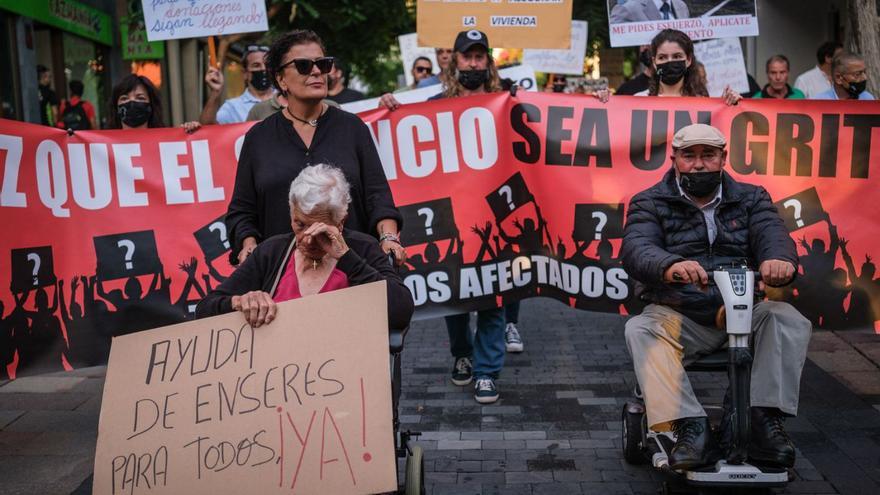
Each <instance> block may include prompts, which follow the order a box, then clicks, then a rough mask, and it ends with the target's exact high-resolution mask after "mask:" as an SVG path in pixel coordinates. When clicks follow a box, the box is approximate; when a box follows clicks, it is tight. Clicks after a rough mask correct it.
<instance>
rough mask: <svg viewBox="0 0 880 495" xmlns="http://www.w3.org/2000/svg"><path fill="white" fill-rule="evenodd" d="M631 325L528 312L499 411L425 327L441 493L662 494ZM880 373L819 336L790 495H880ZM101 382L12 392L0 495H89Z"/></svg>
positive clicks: (1, 422) (2, 437)
mask: <svg viewBox="0 0 880 495" xmlns="http://www.w3.org/2000/svg"><path fill="white" fill-rule="evenodd" d="M623 321H624V319H623V318H621V317H619V316H615V315H605V314H596V313H588V312H582V311H575V310H571V309H568V308H566V307H565V306H563V305H561V304H559V303H557V302H553V301H549V300H530V301H526V302H524V303H523V307H522V315H521V322H520V328H521V331H522V334H523V338H524V340H525V345H526V351H525V352H524V353H522V354H519V355H508V356H507V361H506V363H505V369H504V372H503V375H502V378H501V380H499V382H498V385H499V389H500V392H501V397H502V399H501V400H500V401H499V402H498V403H497V404H494V405H491V406H480V405H478V404H477V403H476V402H474V400H473V398H472V389H471V388H470V387H465V388H459V387H456V386H454V385H452V384H451V383H450V382H449V378H448V375H449V371H450V368H451V365H452V362H451V358H450V357H449V353H448V343H447V340H448V339H447V336H446V330H445V326H444V325H443V322H442V320H433V321H428V322H420V323H417V324H415V325H413V327H412V330H411V333H410V335H409V337H408V341H407V350H406V351H405V359H404V388H403V390H404V392H403V400H402V404H401V414H402V419H403V420H404V423H405V424H404V425H403V427H404V428H405V429H406V428H409V429H412V430H419V431H422V432H424V434H423V435H422V437H421V439H420V443H421V444H422V445H423V446H424V447H425V448H426V449H427V453H426V470H427V471H428V474H427V483H428V485H429V490H428V491H429V493H433V494H453V493H454V494H459V493H460V494H480V493H482V494H495V493H510V494H544V493H552V494H554V495H563V494H569V493H596V494H617V493H620V494H628V493H657V491H658V489H659V488H660V481H661V479H662V478H661V477H660V476H659V475H658V474H657V473H654V472H652V471H651V470H650V469H649V468H648V467H631V466H629V465H627V464H626V463H625V462H624V461H623V459H622V457H621V452H620V425H619V418H620V410H621V406H622V404H623V403H624V402H625V401H626V400H627V398H628V395H629V392H630V390H631V389H632V386H633V383H634V375H633V372H632V363H631V361H630V360H629V357H628V355H627V353H626V348H625V345H624V341H623ZM878 363H880V336H877V335H874V334H873V333H870V332H867V331H864V332H861V331H849V332H828V331H819V332H816V333H815V334H814V336H813V340H812V343H811V346H810V354H809V360H808V362H807V365H806V368H805V370H804V378H803V386H802V391H801V412H800V415H799V416H798V418H796V419H792V420H789V421H788V423H787V425H788V431H789V432H790V434H791V436H792V438H793V440H794V441H795V444H796V445H797V446H798V448H799V456H798V461H797V465H796V466H795V469H794V472H793V474H794V478H795V480H794V481H793V482H792V483H790V484H789V485H788V487H787V488H786V489H785V490H781V491H778V492H779V493H819V494H821V493H842V494H859V495H868V494H874V493H880V368H878ZM103 374H104V369H103V368H92V369H87V370H79V371H76V372H73V373H68V374H62V375H46V376H41V377H33V378H24V379H20V380H17V381H14V382H6V383H3V384H0V493H3V494H13V493H15V494H17V493H22V494H33V493H41V494H54V493H58V494H68V493H71V492H74V491H77V492H85V493H88V492H87V491H86V489H87V488H88V486H89V482H88V481H86V482H85V483H83V481H84V480H86V479H87V478H88V476H89V474H90V472H91V469H92V459H93V455H94V447H95V436H96V430H97V423H98V413H99V408H100V400H101V397H100V394H101V389H102V384H103ZM692 382H693V383H694V387H695V389H696V390H697V391H698V394H699V395H700V397H701V398H702V399H705V400H706V401H711V402H719V401H720V399H721V396H722V395H723V391H724V387H725V386H726V384H725V382H726V378H725V377H724V376H723V375H722V374H705V373H703V374H698V375H692ZM78 488H79V490H77V489H78ZM758 493H760V492H758Z"/></svg>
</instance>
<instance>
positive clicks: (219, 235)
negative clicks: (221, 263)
mask: <svg viewBox="0 0 880 495" xmlns="http://www.w3.org/2000/svg"><path fill="white" fill-rule="evenodd" d="M225 219H226V216H225V215H221V216H219V217H217V218H215V219H214V220H212V221H211V222H210V223H208V224H207V225H205V226H204V227H202V228H200V229H199V230H197V231H195V232H193V236H194V237H195V238H196V242H197V243H198V244H199V247H200V248H202V252H203V253H205V257H206V258H207V259H208V260H211V261H213V260H215V259H217V258H219V257H220V256H222V255H223V254H225V253H227V252H228V251H229V249H230V247H231V245H230V243H229V232H228V231H227V230H226V223H225Z"/></svg>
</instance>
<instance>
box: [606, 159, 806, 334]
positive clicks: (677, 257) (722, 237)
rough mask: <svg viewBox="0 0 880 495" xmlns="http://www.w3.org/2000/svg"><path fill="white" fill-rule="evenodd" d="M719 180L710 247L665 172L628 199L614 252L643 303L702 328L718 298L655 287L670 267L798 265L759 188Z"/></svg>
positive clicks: (695, 214) (695, 213) (701, 223)
mask: <svg viewBox="0 0 880 495" xmlns="http://www.w3.org/2000/svg"><path fill="white" fill-rule="evenodd" d="M722 175H723V177H722V180H721V184H722V186H721V203H720V204H719V205H718V206H717V208H716V210H715V225H716V227H717V232H718V233H717V235H716V237H715V242H714V243H712V244H711V245H710V244H709V234H708V230H707V227H706V220H705V218H704V215H703V213H702V212H701V211H700V209H699V208H698V207H697V206H696V205H694V204H693V203H692V202H691V201H690V200H688V199H687V198H684V197H682V195H681V192H680V191H679V188H678V184H677V183H676V179H675V172H674V170H671V169H670V171H669V172H668V173H667V174H666V175H665V176H663V180H662V181H660V182H659V183H658V184H656V185H654V186H653V187H651V188H650V189H647V190H645V191H642V192H640V193H639V194H637V195H635V196H634V197H633V198H632V200H631V201H630V204H629V209H628V211H627V216H626V228H625V231H624V238H623V247H622V248H621V255H622V258H623V266H624V268H625V269H626V271H627V273H629V275H630V276H632V277H633V278H634V279H635V280H636V281H637V283H638V285H637V288H636V291H637V293H640V295H641V298H642V299H643V300H645V301H647V302H652V303H656V304H663V305H666V306H669V307H671V308H673V309H675V310H677V311H679V312H681V313H682V314H684V315H685V316H687V317H689V318H691V319H692V320H694V321H696V322H697V323H700V324H703V325H710V324H712V323H713V322H714V320H715V314H716V312H717V311H718V308H720V307H721V306H722V305H723V304H724V303H723V301H722V299H721V294H720V293H719V291H718V289H717V288H716V287H714V285H713V286H710V288H709V290H708V291H706V292H703V291H701V290H700V289H699V288H697V286H695V285H693V284H688V285H682V284H667V283H665V282H663V274H664V273H665V272H666V269H667V268H669V267H670V266H672V265H673V264H674V263H677V262H679V261H684V260H694V261H697V262H699V263H700V265H702V267H703V268H704V269H706V270H711V269H713V268H715V267H717V266H720V265H728V264H730V263H740V262H744V263H746V264H747V265H748V266H750V267H751V268H753V269H757V268H758V267H759V266H760V264H761V263H762V262H764V261H766V260H770V259H776V260H783V261H789V262H791V263H792V264H794V266H795V267H797V266H798V256H797V249H796V248H795V244H794V241H793V240H792V239H791V236H790V235H789V233H788V230H787V229H786V228H785V224H784V223H783V221H782V218H780V216H779V213H778V212H777V211H776V207H775V206H774V205H773V202H772V200H771V199H770V195H769V194H768V193H767V190H765V189H764V188H763V187H761V186H755V185H751V184H745V183H740V182H737V181H735V180H733V178H732V177H730V176H729V175H728V174H727V173H726V172H723V173H722Z"/></svg>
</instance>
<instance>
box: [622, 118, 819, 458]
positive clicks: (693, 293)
mask: <svg viewBox="0 0 880 495" xmlns="http://www.w3.org/2000/svg"><path fill="white" fill-rule="evenodd" d="M726 144H727V141H726V139H725V137H724V135H723V134H721V132H720V131H718V130H717V129H715V128H714V127H711V126H708V125H704V124H694V125H689V126H687V127H684V128H682V129H681V130H680V131H678V132H677V133H676V134H675V136H674V138H673V140H672V148H673V155H672V168H671V170H669V172H667V173H666V174H665V176H664V177H663V179H662V181H661V182H660V183H658V184H656V185H654V186H653V187H651V188H649V189H647V190H645V191H642V192H640V193H639V194H637V195H636V196H634V197H633V199H632V201H631V203H630V206H629V210H628V213H627V221H626V228H625V234H624V239H623V246H622V256H623V264H624V268H625V269H626V271H627V273H629V274H630V276H632V277H633V278H634V279H635V280H636V281H637V282H638V283H639V285H640V287H639V290H640V292H641V297H642V299H643V300H645V301H647V302H649V303H650V304H649V305H648V306H647V307H645V309H644V311H643V312H642V313H641V314H640V315H638V316H635V317H633V318H632V319H630V320H629V321H628V322H627V323H626V343H627V347H628V349H629V352H630V355H631V356H632V358H633V363H634V366H635V372H636V377H637V379H638V382H639V386H640V388H641V391H642V394H643V396H644V401H645V409H646V414H647V426H648V427H649V428H650V429H651V430H653V431H655V432H656V431H668V430H669V429H670V428H671V429H672V431H673V432H674V435H675V443H674V445H673V447H672V449H671V451H670V452H669V455H668V464H669V467H670V468H671V469H673V470H685V471H687V470H693V469H698V468H701V467H705V466H710V465H713V464H715V463H716V461H718V460H720V459H721V458H722V457H724V454H723V453H722V451H721V447H720V446H719V444H718V442H717V441H716V440H715V438H714V437H713V435H712V431H711V428H710V425H709V421H708V417H707V415H706V412H705V410H704V409H703V407H702V406H701V405H700V403H699V402H698V401H697V399H696V397H695V395H694V392H693V390H692V388H691V385H690V382H689V381H688V377H687V374H686V372H685V366H687V365H689V364H691V363H693V362H695V361H696V360H698V359H699V358H700V357H701V356H704V355H707V354H710V353H712V352H714V351H716V350H718V349H721V348H723V347H724V345H725V344H727V343H728V333H727V332H725V330H723V329H721V328H719V327H722V328H723V322H724V321H725V316H724V314H723V311H722V309H723V307H724V301H723V299H722V296H721V291H720V290H719V288H718V287H717V286H716V285H711V286H710V284H709V279H710V276H709V275H708V273H707V272H708V271H711V270H714V269H715V268H716V267H719V266H723V265H727V266H730V265H732V264H741V263H745V264H746V265H748V266H750V267H758V273H759V274H760V276H761V278H762V280H763V282H764V283H766V284H767V285H771V286H778V285H785V284H787V283H790V282H791V280H792V279H793V277H794V276H795V273H796V272H797V265H798V257H797V250H796V248H795V244H794V242H793V241H792V239H791V237H790V236H789V234H788V231H787V230H786V228H785V226H784V224H783V221H782V219H781V218H780V217H779V214H778V213H777V211H776V208H775V207H774V206H773V203H772V201H771V199H770V196H769V194H768V193H767V191H766V190H765V189H764V188H762V187H760V186H754V185H751V184H745V183H739V182H737V181H735V180H734V179H733V178H732V177H731V176H730V175H728V174H726V173H725V172H724V171H723V170H722V168H723V167H724V163H725V161H726V158H727V152H726V151H725V149H724V148H725V146H726ZM751 326H752V332H753V333H754V334H753V344H752V353H753V361H752V363H751V364H752V367H751V385H750V405H751V427H750V433H751V436H750V441H749V443H748V451H747V455H748V460H749V461H750V462H752V463H754V464H758V465H770V466H777V467H791V466H793V465H794V460H795V450H794V446H793V445H792V443H791V440H790V439H789V438H788V436H787V435H786V433H785V430H784V428H783V419H784V418H785V417H786V416H794V415H796V414H797V407H798V396H799V391H800V377H801V370H802V369H803V366H804V361H805V359H806V353H807V345H808V343H809V340H810V332H811V329H812V327H811V324H810V322H809V320H807V319H806V318H804V317H803V316H802V315H801V314H800V313H799V312H798V311H797V310H796V309H795V308H794V307H792V306H791V305H789V304H786V303H782V302H774V301H762V302H758V303H757V304H755V306H754V310H753V313H752V325H751ZM746 383H748V382H746ZM728 424H730V421H722V426H725V425H728ZM739 424H743V423H742V422H740V423H739ZM723 438H725V434H724V432H723V431H722V439H723Z"/></svg>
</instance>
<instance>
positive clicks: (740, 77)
mask: <svg viewBox="0 0 880 495" xmlns="http://www.w3.org/2000/svg"><path fill="white" fill-rule="evenodd" d="M694 54H695V55H696V56H697V61H699V62H702V64H703V67H705V68H706V79H707V80H708V84H707V85H706V86H707V89H708V90H709V96H721V94H722V93H723V92H724V88H725V87H727V86H730V89H732V90H734V91H735V92H737V93H748V91H749V78H748V76H747V75H746V61H745V58H743V51H742V45H740V43H739V38H722V39H717V40H709V41H703V42H700V43H694Z"/></svg>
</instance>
